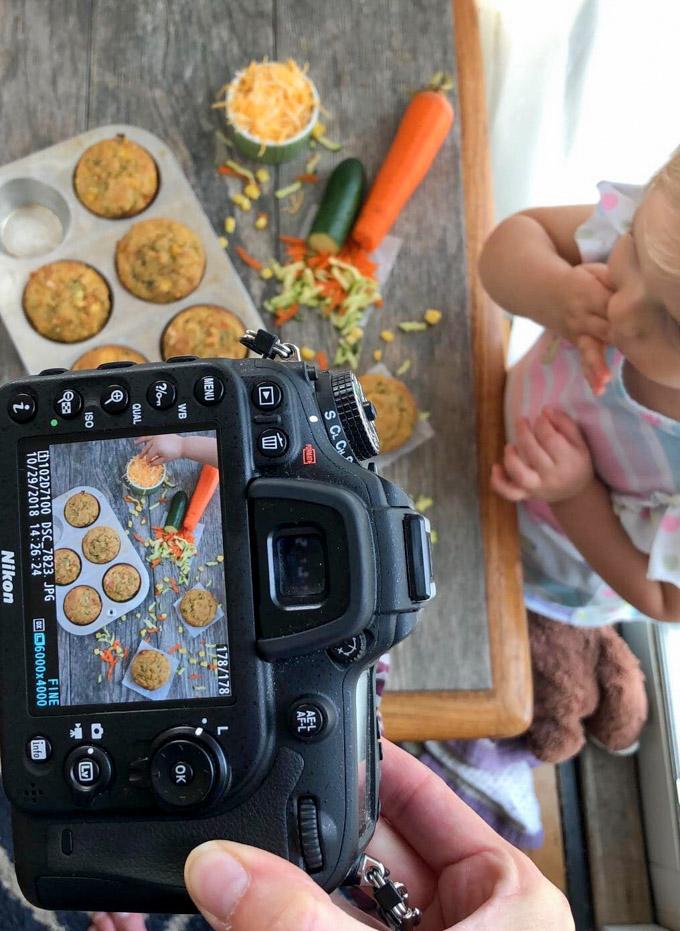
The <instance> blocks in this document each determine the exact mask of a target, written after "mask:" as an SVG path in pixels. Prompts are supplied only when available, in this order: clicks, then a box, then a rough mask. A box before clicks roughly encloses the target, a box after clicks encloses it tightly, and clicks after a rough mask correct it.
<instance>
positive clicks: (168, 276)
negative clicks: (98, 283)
mask: <svg viewBox="0 0 680 931" xmlns="http://www.w3.org/2000/svg"><path fill="white" fill-rule="evenodd" d="M116 269H117V270H118V276H119V278H120V280H121V282H122V284H123V285H124V286H125V287H126V288H127V289H128V291H130V292H131V293H132V294H134V295H135V296H136V297H140V298H141V299H142V300H144V301H151V302H152V303H155V304H169V303H171V302H172V301H178V300H180V299H181V298H183V297H186V296H187V294H191V292H192V291H193V290H194V288H196V287H197V285H198V283H199V282H200V280H201V278H202V277H203V271H204V269H205V252H204V251H203V246H202V245H201V241H200V240H199V238H198V236H197V235H196V234H195V233H194V232H192V231H191V230H190V229H189V228H188V227H187V226H184V224H183V223H178V222H177V221H176V220H164V219H154V220H141V221H140V222H139V223H135V225H134V226H133V227H131V229H130V230H128V232H127V233H126V235H125V236H123V238H122V239H121V240H120V241H119V242H118V245H117V246H116Z"/></svg>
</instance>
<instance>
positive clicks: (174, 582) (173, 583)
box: [170, 579, 179, 595]
mask: <svg viewBox="0 0 680 931" xmlns="http://www.w3.org/2000/svg"><path fill="white" fill-rule="evenodd" d="M170 588H171V589H172V590H173V592H174V593H175V594H176V595H179V585H178V584H177V580H176V579H170Z"/></svg>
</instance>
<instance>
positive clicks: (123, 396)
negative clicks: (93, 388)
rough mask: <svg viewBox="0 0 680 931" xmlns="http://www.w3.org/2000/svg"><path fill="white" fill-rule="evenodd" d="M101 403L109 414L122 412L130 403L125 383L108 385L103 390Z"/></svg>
mask: <svg viewBox="0 0 680 931" xmlns="http://www.w3.org/2000/svg"><path fill="white" fill-rule="evenodd" d="M100 404H101V406H102V408H103V410H105V411H106V413H107V414H122V413H123V411H126V410H127V409H128V405H129V404H130V395H129V394H128V390H127V388H124V387H123V385H107V386H106V388H104V390H103V392H102V396H101V398H100Z"/></svg>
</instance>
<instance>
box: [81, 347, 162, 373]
mask: <svg viewBox="0 0 680 931" xmlns="http://www.w3.org/2000/svg"><path fill="white" fill-rule="evenodd" d="M148 361H149V360H148V359H147V358H146V356H143V355H142V354H141V352H137V350H136V349H130V348H129V347H128V346H114V345H110V346H95V348H94V349H88V350H87V352H84V353H83V354H82V356H80V357H79V358H78V359H76V361H75V362H74V363H73V365H72V366H71V368H72V369H73V371H74V372H80V371H82V370H83V369H96V368H97V366H98V365H103V364H104V363H105V362H137V363H138V364H141V363H143V362H148Z"/></svg>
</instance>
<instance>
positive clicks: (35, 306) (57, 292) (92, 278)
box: [23, 260, 111, 343]
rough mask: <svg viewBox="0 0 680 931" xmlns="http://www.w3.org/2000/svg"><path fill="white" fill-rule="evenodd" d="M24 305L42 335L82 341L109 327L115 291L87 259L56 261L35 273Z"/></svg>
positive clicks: (62, 341)
mask: <svg viewBox="0 0 680 931" xmlns="http://www.w3.org/2000/svg"><path fill="white" fill-rule="evenodd" d="M23 306H24V313H25V314H26V317H27V318H28V321H29V323H30V324H31V326H32V327H33V328H34V329H35V330H37V331H38V333H40V335H41V336H45V337H46V338H47V339H51V340H54V341H55V342H57V343H79V342H81V341H82V340H84V339H90V337H91V336H96V335H97V333H99V331H100V330H101V329H102V328H103V327H104V326H105V324H106V322H107V320H108V319H109V315H110V313H111V292H110V291H109V286H108V284H107V283H106V281H105V280H104V279H103V278H102V276H101V275H100V274H99V272H97V271H95V270H94V268H91V267H90V266H89V265H86V264H85V263H84V262H72V261H69V260H66V261H63V262H52V263H50V264H49V265H43V266H42V267H41V268H38V269H36V270H35V271H34V272H32V273H31V276H30V278H29V279H28V284H27V285H26V287H25V289H24V298H23Z"/></svg>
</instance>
